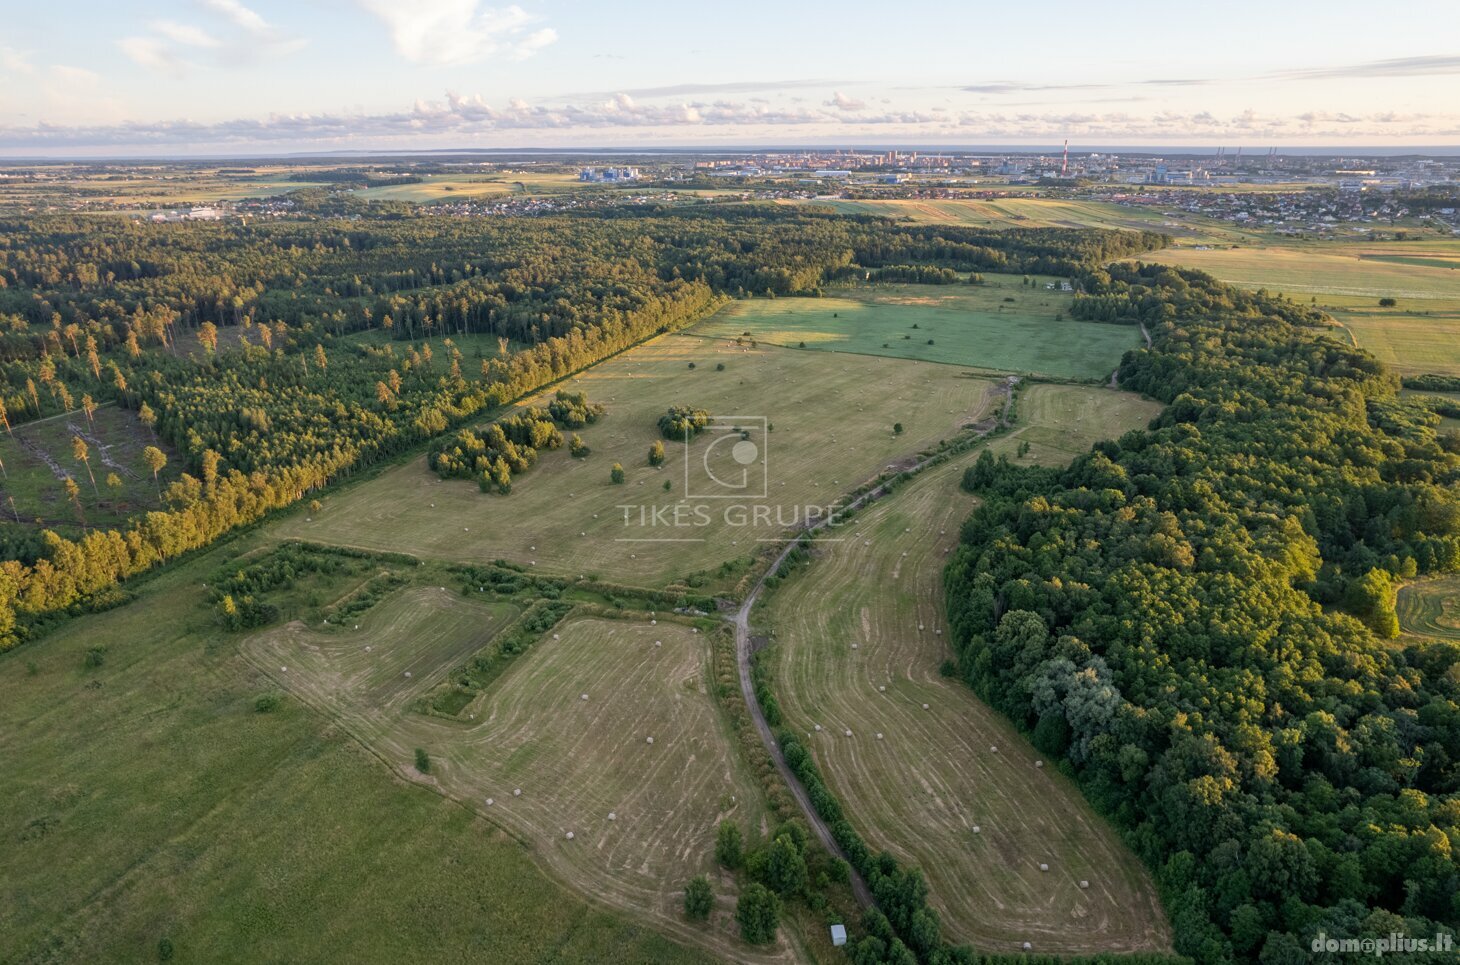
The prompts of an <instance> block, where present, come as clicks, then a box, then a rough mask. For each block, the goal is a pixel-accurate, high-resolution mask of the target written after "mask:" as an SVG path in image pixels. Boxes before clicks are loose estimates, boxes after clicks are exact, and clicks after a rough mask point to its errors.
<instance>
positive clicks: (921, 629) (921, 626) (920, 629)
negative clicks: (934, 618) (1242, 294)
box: [918, 623, 923, 633]
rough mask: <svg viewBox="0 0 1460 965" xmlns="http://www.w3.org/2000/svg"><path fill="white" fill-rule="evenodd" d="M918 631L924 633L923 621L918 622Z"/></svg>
mask: <svg viewBox="0 0 1460 965" xmlns="http://www.w3.org/2000/svg"><path fill="white" fill-rule="evenodd" d="M918 632H919V633H922V632H923V625H922V624H921V623H919V624H918Z"/></svg>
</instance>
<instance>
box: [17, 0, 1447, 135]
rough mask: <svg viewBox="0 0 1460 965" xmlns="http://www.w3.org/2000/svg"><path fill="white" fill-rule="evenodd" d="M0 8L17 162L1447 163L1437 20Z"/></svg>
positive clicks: (683, 9)
mask: <svg viewBox="0 0 1460 965" xmlns="http://www.w3.org/2000/svg"><path fill="white" fill-rule="evenodd" d="M1388 10H1392V11H1394V15H1392V16H1385V13H1386V12H1387V11H1388ZM0 15H3V16H0V23H3V24H4V25H5V27H4V29H3V31H0V154H10V155H34V154H57V155H60V154H77V155H85V154H116V153H174V154H175V153H193V152H196V153H220V152H228V151H238V152H255V151H292V150H328V149H352V150H356V149H358V150H365V149H383V148H393V149H400V148H439V147H502V148H509V147H548V146H570V147H584V146H643V147H653V146H663V145H693V144H716V143H720V144H736V145H744V144H756V143H762V144H771V143H837V144H893V143H906V144H917V143H923V144H932V143H937V144H980V145H982V144H998V143H1017V144H1057V143H1058V142H1059V141H1061V140H1062V139H1063V138H1065V137H1069V138H1071V139H1072V142H1074V143H1075V144H1079V143H1080V142H1084V143H1086V144H1121V143H1128V144H1143V145H1152V144H1162V143H1171V144H1181V145H1211V146H1219V145H1226V146H1228V147H1235V146H1237V145H1239V144H1245V145H1247V146H1248V147H1249V148H1251V149H1258V148H1265V147H1266V146H1268V145H1278V146H1288V147H1292V146H1301V145H1305V144H1306V145H1316V144H1322V145H1339V144H1355V145H1380V146H1388V147H1392V146H1398V145H1403V144H1423V145H1455V144H1460V97H1457V96H1456V95H1457V94H1460V42H1457V41H1456V39H1455V38H1456V37H1460V4H1456V3H1454V2H1449V0H1447V2H1441V0H1411V2H1407V3H1405V4H1402V5H1398V6H1395V7H1392V8H1387V9H1386V8H1384V7H1382V6H1375V5H1374V4H1372V3H1356V2H1348V0H1338V2H1333V0H1330V2H1324V3H1314V2H1308V0H1303V2H1297V3H1283V2H1281V0H1278V2H1274V0H1266V2H1251V0H1230V2H1227V3H1224V4H1221V5H1213V4H1196V3H1180V2H1177V3H1173V2H1170V0H1162V2H1145V0H1138V2H1127V3H1124V4H1120V5H1099V6H1097V5H1093V4H1090V3H1088V2H1081V3H1066V2H1063V0H1046V2H1042V3H1014V2H1010V3H979V4H974V3H969V2H967V0H964V2H943V0H925V2H922V3H918V4H909V3H866V2H860V0H856V2H846V3H840V4H794V3H785V2H784V0H783V2H776V3H771V2H762V0H738V2H722V3H713V4H707V3H696V4H688V3H674V4H671V3H656V2H636V0H618V2H595V3H591V4H590V3H582V2H573V3H569V2H565V0H524V2H523V3H522V4H521V5H520V6H514V5H505V4H499V5H493V4H488V3H484V2H479V0H292V2H281V0H150V2H116V3H100V2H84V3H64V2H63V3H36V2H34V0H27V2H24V3H21V2H18V0H0Z"/></svg>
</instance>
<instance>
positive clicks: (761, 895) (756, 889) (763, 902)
mask: <svg viewBox="0 0 1460 965" xmlns="http://www.w3.org/2000/svg"><path fill="white" fill-rule="evenodd" d="M735 920H736V921H737V922H738V923H739V924H740V937H741V938H743V939H745V940H746V941H748V942H750V943H751V944H752V945H768V944H770V943H771V942H773V941H775V938H776V929H777V928H779V927H780V924H781V900H780V899H779V898H777V897H776V896H775V893H774V892H772V891H771V890H770V889H768V888H766V886H765V885H760V884H750V885H746V887H745V890H744V891H742V892H741V893H740V900H739V901H738V902H736V904H735Z"/></svg>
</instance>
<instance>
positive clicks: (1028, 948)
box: [1023, 942, 1034, 952]
mask: <svg viewBox="0 0 1460 965" xmlns="http://www.w3.org/2000/svg"><path fill="white" fill-rule="evenodd" d="M1023 948H1024V950H1025V951H1026V952H1032V951H1034V946H1033V945H1031V944H1029V943H1028V942H1025V943H1024V946H1023Z"/></svg>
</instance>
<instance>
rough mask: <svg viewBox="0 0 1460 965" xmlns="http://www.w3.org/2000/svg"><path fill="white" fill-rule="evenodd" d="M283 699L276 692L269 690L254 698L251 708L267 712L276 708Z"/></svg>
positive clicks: (261, 712)
mask: <svg viewBox="0 0 1460 965" xmlns="http://www.w3.org/2000/svg"><path fill="white" fill-rule="evenodd" d="M283 701H284V698H283V697H281V696H280V695H279V694H278V693H275V692H274V691H269V692H268V693H266V694H259V695H258V696H257V697H255V698H254V701H253V709H254V712H255V713H259V714H267V713H268V712H269V711H271V710H275V709H277V708H278V706H279V704H281V703H283Z"/></svg>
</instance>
